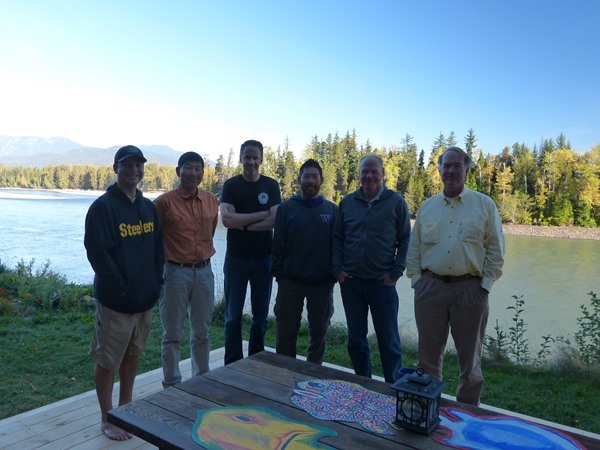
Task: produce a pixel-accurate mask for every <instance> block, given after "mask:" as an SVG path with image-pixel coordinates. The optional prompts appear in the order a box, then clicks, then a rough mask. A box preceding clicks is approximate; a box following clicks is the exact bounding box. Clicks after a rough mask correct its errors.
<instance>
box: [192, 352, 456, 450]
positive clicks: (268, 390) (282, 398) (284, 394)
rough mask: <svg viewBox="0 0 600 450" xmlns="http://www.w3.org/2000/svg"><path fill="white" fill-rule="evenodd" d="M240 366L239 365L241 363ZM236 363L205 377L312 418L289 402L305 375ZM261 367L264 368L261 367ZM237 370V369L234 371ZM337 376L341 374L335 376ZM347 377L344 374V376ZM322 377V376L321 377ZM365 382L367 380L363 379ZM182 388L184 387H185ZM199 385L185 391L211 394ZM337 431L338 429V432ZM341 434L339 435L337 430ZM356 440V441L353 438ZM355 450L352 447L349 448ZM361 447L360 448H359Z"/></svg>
mask: <svg viewBox="0 0 600 450" xmlns="http://www.w3.org/2000/svg"><path fill="white" fill-rule="evenodd" d="M238 363H239V364H238ZM238 363H236V364H233V365H231V366H226V367H225V368H223V369H221V370H220V371H219V373H218V374H217V373H214V374H206V376H207V377H208V378H211V379H214V380H215V381H218V382H220V383H223V384H227V385H228V386H232V387H236V388H238V389H240V390H244V389H245V388H246V386H249V385H251V386H253V387H252V389H253V391H254V392H256V393H260V395H261V396H263V397H265V398H266V399H269V400H271V401H275V402H277V403H279V404H280V405H283V406H285V407H289V408H294V409H296V410H298V411H300V416H299V417H300V419H298V420H303V421H306V418H307V417H311V418H312V416H310V415H309V414H308V413H306V412H305V411H304V410H303V409H301V408H299V407H297V406H296V405H294V404H293V403H291V401H290V395H291V393H292V387H293V383H294V381H298V380H301V379H302V378H304V377H305V376H304V375H302V374H298V373H297V372H292V371H290V370H288V369H282V368H279V367H273V366H269V365H265V364H264V363H262V362H260V361H257V360H254V361H252V360H251V359H248V360H246V361H244V362H243V363H241V362H239V361H238ZM260 366H262V367H260ZM240 367H243V368H244V369H247V370H248V369H250V370H248V372H246V371H240V370H239V369H240ZM235 369H237V370H235ZM253 370H255V371H257V372H259V373H267V371H268V372H269V373H270V374H271V375H272V378H271V379H268V378H261V377H259V376H255V375H253V374H251V373H250V372H252V371H253ZM334 375H339V374H335V373H334ZM344 375H345V374H344ZM312 378H313V377H308V378H307V379H312ZM321 378H322V377H321ZM361 378H363V379H364V377H361ZM334 379H340V377H339V376H336V377H334ZM274 380H280V382H274ZM182 388H184V387H183V386H182ZM201 388H202V387H201V384H200V382H198V383H189V384H186V386H185V389H186V390H190V391H193V393H194V394H195V395H203V396H204V395H209V394H206V393H204V392H202V393H200V392H199V389H201ZM315 420H316V422H315V423H316V424H318V425H322V426H327V427H329V426H330V425H329V424H331V423H335V422H329V421H327V422H323V421H322V420H320V419H315ZM344 425H345V426H346V427H350V428H353V429H355V430H357V431H359V432H360V433H361V435H362V434H367V433H369V432H368V431H366V430H365V429H364V428H362V427H361V426H360V425H359V424H358V423H354V422H352V423H348V422H344ZM336 431H337V430H336ZM338 433H340V432H339V431H338ZM341 433H348V430H347V429H345V430H344V431H342V432H341ZM438 434H442V435H445V432H443V431H442V430H440V431H439V432H438ZM372 436H377V437H378V438H380V439H382V440H385V441H386V443H385V444H384V448H389V446H390V445H393V446H402V445H404V446H406V447H410V448H420V449H441V448H444V447H442V446H440V445H439V444H437V443H436V442H435V441H433V440H432V439H431V438H430V437H426V436H421V435H418V434H415V433H412V432H410V431H405V430H396V434H394V435H379V434H372ZM353 440H354V439H353ZM346 448H352V447H346ZM357 448H358V447H357Z"/></svg>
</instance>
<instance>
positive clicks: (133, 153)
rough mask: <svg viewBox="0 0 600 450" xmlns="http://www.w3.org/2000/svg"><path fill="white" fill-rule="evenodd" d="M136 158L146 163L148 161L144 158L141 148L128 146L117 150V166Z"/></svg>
mask: <svg viewBox="0 0 600 450" xmlns="http://www.w3.org/2000/svg"><path fill="white" fill-rule="evenodd" d="M134 157H135V158H139V159H141V160H143V161H144V162H147V161H148V160H147V159H146V158H144V154H143V153H142V151H141V150H140V149H139V148H137V147H136V146H134V145H126V146H125V147H121V148H120V149H119V150H117V153H115V164H118V163H120V162H123V161H125V160H126V159H129V158H134Z"/></svg>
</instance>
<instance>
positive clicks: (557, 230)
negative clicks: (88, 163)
mask: <svg viewBox="0 0 600 450" xmlns="http://www.w3.org/2000/svg"><path fill="white" fill-rule="evenodd" d="M6 190H23V191H28V190H29V189H20V188H4V187H3V188H0V198H23V197H24V196H28V197H30V198H32V197H35V194H32V195H29V194H24V195H20V194H9V193H7V192H6ZM3 191H5V192H3ZM36 191H44V192H54V193H56V194H61V193H62V194H67V195H69V194H70V195H86V196H94V197H98V196H100V195H102V194H103V193H104V191H85V190H79V189H62V190H61V189H47V190H46V189H31V192H32V193H34V192H36ZM160 194H161V192H144V195H145V196H146V197H148V198H150V199H154V198H156V197H157V196H158V195H160ZM42 198H48V197H42ZM502 229H503V231H504V234H509V235H512V236H530V237H544V238H561V239H587V240H593V241H600V228H599V227H596V228H583V227H576V226H560V227H555V226H542V225H514V224H503V225H502Z"/></svg>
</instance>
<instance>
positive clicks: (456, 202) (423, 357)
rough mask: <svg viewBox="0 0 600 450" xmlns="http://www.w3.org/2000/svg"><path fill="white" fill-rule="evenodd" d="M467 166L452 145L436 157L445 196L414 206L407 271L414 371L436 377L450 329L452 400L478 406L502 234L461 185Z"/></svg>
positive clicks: (482, 203) (493, 212) (487, 209)
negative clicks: (454, 361) (415, 340)
mask: <svg viewBox="0 0 600 450" xmlns="http://www.w3.org/2000/svg"><path fill="white" fill-rule="evenodd" d="M471 163H472V161H471V158H470V157H469V156H468V155H467V154H466V153H465V152H464V151H463V150H462V149H460V148H458V147H450V148H449V149H447V150H446V151H445V152H444V153H443V154H442V155H441V156H440V158H439V159H438V169H439V171H440V175H441V177H442V182H443V183H444V190H443V192H441V193H439V194H437V195H435V196H433V197H431V198H429V199H428V200H426V201H425V202H424V203H423V204H422V205H421V207H420V208H419V212H418V214H417V219H416V221H415V225H414V227H413V231H412V234H411V239H410V244H409V247H408V254H407V270H406V273H407V276H408V277H410V278H411V285H412V287H413V289H414V293H415V320H416V323H417V330H418V332H419V366H420V367H422V368H423V369H424V370H425V372H426V373H429V374H430V375H432V376H434V377H436V378H439V379H441V378H442V364H443V354H444V349H445V347H446V342H447V340H448V332H449V331H450V332H451V333H452V338H453V339H454V344H455V346H456V351H457V353H458V359H459V364H460V381H459V385H458V390H457V393H456V398H457V400H458V401H460V402H464V403H469V404H472V405H478V404H479V401H480V397H481V391H482V388H483V376H482V373H481V354H482V350H483V338H484V336H485V328H486V325H487V320H488V314H489V304H488V294H489V292H490V290H491V288H492V285H493V284H494V282H495V281H496V280H497V279H498V278H499V277H500V275H501V274H502V265H503V264H504V235H503V234H502V223H501V221H500V216H499V214H498V209H497V208H496V205H495V204H494V202H493V201H492V199H490V198H489V197H488V196H486V195H484V194H481V193H479V192H475V191H472V190H470V189H468V188H466V187H465V179H466V176H467V172H468V170H469V168H470V167H471Z"/></svg>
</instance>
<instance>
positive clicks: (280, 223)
mask: <svg viewBox="0 0 600 450" xmlns="http://www.w3.org/2000/svg"><path fill="white" fill-rule="evenodd" d="M336 215H337V206H336V205H335V203H332V202H330V201H328V200H324V199H323V197H322V196H318V197H317V198H315V199H313V200H303V199H302V198H301V197H300V196H298V195H295V196H294V197H292V198H291V199H289V200H287V201H285V202H283V203H282V204H281V205H279V208H278V209H277V215H276V216H275V233H274V237H273V258H272V262H271V271H272V273H273V276H275V278H276V279H280V278H289V279H292V280H296V281H300V282H304V283H313V282H318V281H322V280H326V279H331V282H332V283H333V282H334V281H335V280H334V278H333V273H332V271H331V235H332V232H333V227H334V224H335V219H336Z"/></svg>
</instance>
